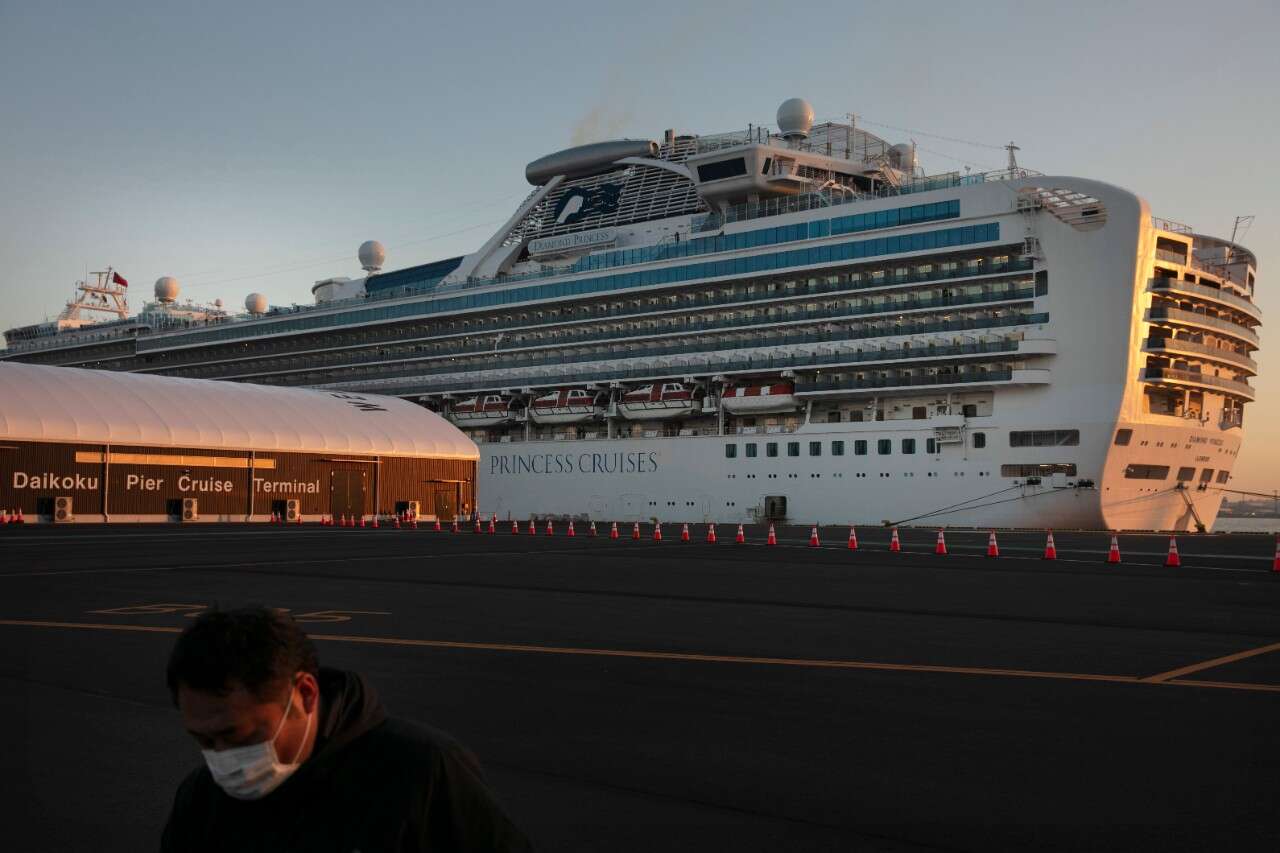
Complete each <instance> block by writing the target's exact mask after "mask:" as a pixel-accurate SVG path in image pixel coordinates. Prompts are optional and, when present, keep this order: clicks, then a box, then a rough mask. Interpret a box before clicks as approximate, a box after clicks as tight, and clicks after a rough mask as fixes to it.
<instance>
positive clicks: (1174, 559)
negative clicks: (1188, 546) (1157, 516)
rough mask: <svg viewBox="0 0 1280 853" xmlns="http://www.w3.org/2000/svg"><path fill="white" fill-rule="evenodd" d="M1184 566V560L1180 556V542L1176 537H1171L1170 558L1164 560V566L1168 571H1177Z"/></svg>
mask: <svg viewBox="0 0 1280 853" xmlns="http://www.w3.org/2000/svg"><path fill="white" fill-rule="evenodd" d="M1181 565H1182V558H1181V557H1179V556H1178V540H1177V538H1176V537H1173V536H1170V537H1169V556H1167V557H1165V558H1164V566H1165V568H1166V569H1176V568H1178V567H1180V566H1181Z"/></svg>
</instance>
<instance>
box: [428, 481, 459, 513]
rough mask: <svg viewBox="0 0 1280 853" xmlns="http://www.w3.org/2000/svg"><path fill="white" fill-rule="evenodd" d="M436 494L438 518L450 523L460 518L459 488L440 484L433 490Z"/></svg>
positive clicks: (435, 502) (435, 503)
mask: <svg viewBox="0 0 1280 853" xmlns="http://www.w3.org/2000/svg"><path fill="white" fill-rule="evenodd" d="M432 491H433V492H434V493H435V494H434V496H435V501H434V505H435V510H436V518H438V519H440V520H442V521H449V520H451V519H454V518H457V517H458V487H457V486H456V485H452V484H445V483H440V484H438V485H437V486H436V487H435V488H434V489H433V490H432Z"/></svg>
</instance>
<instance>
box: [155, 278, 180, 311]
mask: <svg viewBox="0 0 1280 853" xmlns="http://www.w3.org/2000/svg"><path fill="white" fill-rule="evenodd" d="M178 290H179V288H178V280H177V279H176V278H174V277H173V276H171V275H166V276H161V277H160V278H158V279H156V301H157V302H163V303H165V304H166V305H167V304H169V303H170V302H173V301H175V300H176V299H177V298H178Z"/></svg>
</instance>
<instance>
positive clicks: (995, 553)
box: [987, 530, 1000, 557]
mask: <svg viewBox="0 0 1280 853" xmlns="http://www.w3.org/2000/svg"><path fill="white" fill-rule="evenodd" d="M987 556H988V557H999V556H1000V546H999V545H997V544H996V532H995V531H994V530H993V531H991V535H990V536H989V537H987Z"/></svg>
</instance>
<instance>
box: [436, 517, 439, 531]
mask: <svg viewBox="0 0 1280 853" xmlns="http://www.w3.org/2000/svg"><path fill="white" fill-rule="evenodd" d="M439 532H440V518H439V516H437V517H436V533H439Z"/></svg>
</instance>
